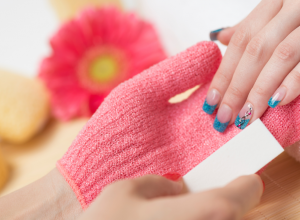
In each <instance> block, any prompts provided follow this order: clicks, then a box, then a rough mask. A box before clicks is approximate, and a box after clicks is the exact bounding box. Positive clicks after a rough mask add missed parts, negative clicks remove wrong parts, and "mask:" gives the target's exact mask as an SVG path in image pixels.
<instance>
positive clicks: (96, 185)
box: [57, 42, 300, 209]
mask: <svg viewBox="0 0 300 220" xmlns="http://www.w3.org/2000/svg"><path fill="white" fill-rule="evenodd" d="M220 61H221V53H220V51H219V49H218V47H217V45H216V44H214V43H212V42H202V43H199V44H197V45H195V46H193V47H191V48H189V49H188V50H186V51H184V52H182V53H180V54H178V55H176V56H174V57H171V58H169V59H167V60H165V61H163V62H161V63H159V64H157V65H156V66H153V67H151V68H150V69H148V70H146V71H144V72H142V73H141V74H139V75H137V76H135V77H134V78H132V79H130V80H128V81H126V82H124V83H122V84H121V85H119V86H118V87H117V88H116V89H114V90H113V91H112V92H111V94H110V95H109V96H108V97H107V98H106V99H105V101H104V102H103V103H102V105H101V106H100V107H99V109H98V110H97V112H96V113H95V114H94V116H93V117H92V118H91V119H90V120H89V122H88V123H87V124H86V125H85V127H84V128H83V129H82V131H81V132H80V134H79V135H78V136H77V138H76V139H75V141H74V142H73V143H72V145H71V146H70V148H69V149H68V151H67V153H66V154H65V155H64V156H63V158H62V159H61V160H59V161H58V163H57V167H58V169H59V170H60V171H61V173H62V174H63V176H64V177H65V179H66V180H67V181H68V183H69V184H70V186H71V187H72V188H73V190H74V192H75V193H76V195H77V198H78V199H79V201H80V203H81V205H82V207H83V208H84V209H85V208H87V207H88V205H89V204H90V203H91V202H92V201H93V200H94V199H95V198H96V196H97V195H98V194H99V193H100V192H101V190H102V189H103V188H104V187H105V186H106V185H107V184H110V183H112V182H114V181H116V180H119V179H125V178H132V177H138V176H142V175H145V174H158V175H164V174H167V173H179V174H180V175H184V174H186V173H187V172H188V171H189V170H191V169H192V168H193V167H195V166H196V165H197V164H199V163H200V162H201V161H203V160H204V159H205V158H207V157H208V156H209V155H211V154H212V153H213V152H214V151H216V150H217V149H218V148H219V147H221V146H222V145H223V144H225V143H226V142H227V141H228V140H230V139H231V138H232V137H234V136H235V135H236V134H237V133H239V132H240V129H238V128H236V127H235V126H234V125H233V126H230V127H229V128H228V129H227V130H226V131H225V132H224V133H219V132H218V131H215V130H214V129H213V126H212V125H213V121H214V118H215V114H213V115H208V114H206V113H204V112H203V111H202V109H201V108H202V104H203V102H204V99H205V96H206V91H207V89H208V87H209V85H208V84H207V83H209V82H210V81H211V79H212V77H213V75H214V73H215V72H216V70H217V68H218V66H219V64H220ZM205 83H206V85H203V86H201V87H200V89H198V90H197V91H196V92H195V93H193V95H192V96H191V97H190V98H189V99H187V100H185V101H183V102H181V103H178V104H169V102H168V100H169V99H170V98H171V97H173V96H174V95H176V94H178V93H181V92H184V91H185V90H187V89H189V88H192V87H194V86H196V85H199V84H205ZM299 110H300V108H299V107H298V101H294V102H293V103H291V104H289V105H286V106H283V107H277V108H275V109H268V110H267V112H266V113H265V114H264V116H263V117H262V121H263V122H264V124H265V125H266V126H267V127H268V129H269V130H270V131H271V133H272V134H273V135H274V136H275V137H276V139H277V140H278V141H279V142H280V144H281V145H282V146H283V147H286V146H289V145H290V144H292V143H294V142H296V141H297V140H299V139H300V138H299V137H300V133H299V131H300V129H297V128H299V117H298V115H299V114H298V113H299Z"/></svg>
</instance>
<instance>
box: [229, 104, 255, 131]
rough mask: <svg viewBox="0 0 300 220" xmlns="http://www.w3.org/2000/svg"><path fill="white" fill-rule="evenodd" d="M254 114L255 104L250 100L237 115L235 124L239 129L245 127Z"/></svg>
mask: <svg viewBox="0 0 300 220" xmlns="http://www.w3.org/2000/svg"><path fill="white" fill-rule="evenodd" d="M252 115H253V106H252V105H251V104H250V103H249V102H248V103H246V104H245V105H244V107H243V108H242V110H241V111H240V113H239V114H238V116H237V117H236V119H235V122H234V124H235V125H236V126H237V127H238V128H239V129H244V128H245V127H246V126H247V125H248V123H249V121H250V119H251V117H252Z"/></svg>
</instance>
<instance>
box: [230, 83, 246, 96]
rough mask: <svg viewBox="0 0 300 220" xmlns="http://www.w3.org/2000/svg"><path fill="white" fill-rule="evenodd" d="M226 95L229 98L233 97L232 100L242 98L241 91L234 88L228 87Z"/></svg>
mask: <svg viewBox="0 0 300 220" xmlns="http://www.w3.org/2000/svg"><path fill="white" fill-rule="evenodd" d="M228 93H229V94H230V95H231V96H234V98H242V97H243V92H242V91H241V89H240V88H238V87H236V86H230V87H229V88H228Z"/></svg>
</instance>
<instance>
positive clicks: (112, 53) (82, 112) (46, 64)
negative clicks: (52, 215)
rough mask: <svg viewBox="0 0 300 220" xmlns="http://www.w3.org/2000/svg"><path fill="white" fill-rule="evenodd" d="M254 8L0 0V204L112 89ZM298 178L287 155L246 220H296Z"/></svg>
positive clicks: (197, 1) (273, 168) (52, 157)
mask: <svg viewBox="0 0 300 220" xmlns="http://www.w3.org/2000/svg"><path fill="white" fill-rule="evenodd" d="M259 2H260V1H259V0H251V1H249V0H209V1H207V0H30V1H29V0H27V1H25V0H9V1H7V0H6V1H5V0H0V196H3V195H6V194H8V193H10V192H12V191H15V190H17V189H19V188H21V187H23V186H25V185H27V184H29V183H31V182H33V181H35V180H37V179H39V178H41V177H42V176H44V175H45V174H47V173H48V172H49V171H50V170H52V169H53V168H54V167H55V163H56V161H57V160H58V159H60V158H61V157H62V155H63V154H64V153H65V152H66V150H67V149H68V147H69V146H70V144H71V143H72V141H73V140H74V138H75V137H76V135H77V134H78V132H79V131H80V130H81V128H82V127H83V126H84V124H85V123H86V122H87V120H88V119H89V117H90V116H91V115H92V114H93V112H94V111H95V110H96V109H97V107H98V106H99V105H100V104H101V102H102V101H103V99H104V98H105V96H106V95H107V94H108V93H109V92H110V91H111V89H113V88H114V87H115V86H117V85H118V83H120V82H122V81H124V80H126V79H128V78H130V77H132V76H134V75H135V74H138V73H139V72H141V71H142V70H144V69H146V68H148V67H149V66H151V65H154V64H155V63H157V62H159V61H161V60H163V59H165V58H166V57H168V56H171V55H174V54H176V53H178V52H180V51H183V50H185V49H186V48H188V47H190V46H192V45H194V44H196V43H197V42H199V41H204V40H209V33H210V31H212V30H215V29H219V28H222V27H230V26H233V25H235V24H237V23H238V22H240V21H241V20H242V19H243V18H245V17H246V16H247V15H248V14H249V13H250V12H251V11H252V10H253V9H254V8H255V6H256V5H257V4H258V3H259ZM106 5H111V6H113V8H109V9H107V8H106ZM86 7H89V8H90V9H89V10H87V11H86V10H85V8H86ZM129 12H130V13H133V14H135V15H136V17H135V18H134V17H132V16H131V15H129V14H128V13H129ZM103 21H105V22H103ZM103 23H105V24H106V25H107V26H105V25H104V26H103ZM99 27H100V28H99ZM101 30H102V32H101ZM103 30H105V31H103ZM91 33H93V34H91ZM132 39H134V40H132ZM217 44H218V45H219V47H220V49H221V51H222V53H223V54H224V52H225V51H226V47H225V46H223V45H220V43H218V42H217ZM125 67H126V68H125ZM190 93H191V92H187V93H186V94H184V95H182V96H180V97H177V99H176V100H175V102H176V101H177V102H178V101H180V100H182V99H184V98H186V97H187V96H188V95H189V94H190ZM297 176H300V166H299V163H297V162H295V161H294V160H293V159H291V158H290V157H288V156H287V154H286V153H284V154H282V155H281V156H280V157H279V158H277V159H276V160H274V161H273V162H272V163H271V164H270V165H269V166H268V168H267V169H266V170H265V171H264V173H263V174H262V178H263V180H264V181H265V183H266V191H265V193H264V196H263V200H262V204H261V205H260V206H259V207H257V208H256V209H255V210H253V211H252V212H251V213H249V214H248V215H247V217H246V219H274V216H276V217H275V219H298V218H295V215H296V214H297V213H300V212H299V211H297V210H295V209H294V207H298V206H299V201H298V199H297V196H293V195H296V193H298V194H299V195H300V189H299V187H297V186H299V185H300V182H299V181H298V180H297V179H296V178H294V177H297ZM280 216H281V217H280ZM298 217H299V216H298Z"/></svg>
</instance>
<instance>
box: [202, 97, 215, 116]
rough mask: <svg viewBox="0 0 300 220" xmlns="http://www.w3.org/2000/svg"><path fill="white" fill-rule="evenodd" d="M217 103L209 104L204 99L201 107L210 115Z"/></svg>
mask: <svg viewBox="0 0 300 220" xmlns="http://www.w3.org/2000/svg"><path fill="white" fill-rule="evenodd" d="M216 107H217V105H209V104H208V103H207V101H206V99H205V101H204V103H203V106H202V109H203V111H204V112H206V113H207V114H209V115H211V114H212V113H214V111H215V109H216Z"/></svg>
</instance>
